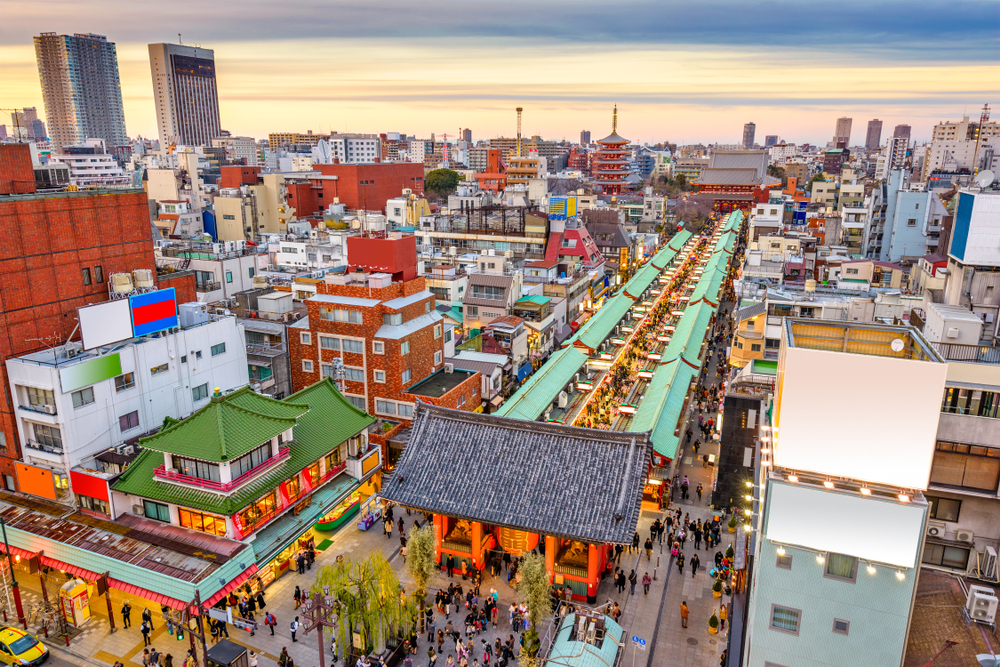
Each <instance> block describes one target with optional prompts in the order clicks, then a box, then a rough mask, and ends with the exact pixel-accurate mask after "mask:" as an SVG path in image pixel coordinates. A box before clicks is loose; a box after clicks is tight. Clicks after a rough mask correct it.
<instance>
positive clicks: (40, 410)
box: [17, 405, 56, 417]
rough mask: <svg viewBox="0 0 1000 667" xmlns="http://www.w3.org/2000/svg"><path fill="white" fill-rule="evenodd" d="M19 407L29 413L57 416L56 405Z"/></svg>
mask: <svg viewBox="0 0 1000 667" xmlns="http://www.w3.org/2000/svg"><path fill="white" fill-rule="evenodd" d="M17 407H19V408H20V409H22V410H26V411H27V412H34V413H36V414H40V415H50V416H53V417H54V416H55V415H56V406H54V405H19V406H17ZM46 408H48V410H46Z"/></svg>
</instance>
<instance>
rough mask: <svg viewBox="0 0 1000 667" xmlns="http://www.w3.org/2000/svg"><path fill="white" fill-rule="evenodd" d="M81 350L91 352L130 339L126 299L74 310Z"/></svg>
mask: <svg viewBox="0 0 1000 667" xmlns="http://www.w3.org/2000/svg"><path fill="white" fill-rule="evenodd" d="M76 316H77V319H78V320H79V322H80V336H81V338H82V340H83V349H85V350H93V349H96V348H98V347H101V346H103V345H110V344H112V343H117V342H118V341H122V340H128V339H129V338H131V337H132V309H131V308H130V307H129V302H128V300H127V299H119V300H116V301H105V302H104V303H96V304H94V305H92V306H83V307H82V308H77V309H76Z"/></svg>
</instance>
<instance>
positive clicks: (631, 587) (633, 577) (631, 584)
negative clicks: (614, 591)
mask: <svg viewBox="0 0 1000 667" xmlns="http://www.w3.org/2000/svg"><path fill="white" fill-rule="evenodd" d="M638 580H639V577H638V576H636V574H635V570H632V572H631V573H630V574H629V575H628V585H629V589H628V594H629V595H635V584H636V582H637V581H638Z"/></svg>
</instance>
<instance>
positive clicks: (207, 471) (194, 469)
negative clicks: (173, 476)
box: [173, 456, 221, 482]
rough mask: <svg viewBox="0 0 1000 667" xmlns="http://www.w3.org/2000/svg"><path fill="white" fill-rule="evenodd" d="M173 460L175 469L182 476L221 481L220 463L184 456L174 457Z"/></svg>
mask: <svg viewBox="0 0 1000 667" xmlns="http://www.w3.org/2000/svg"><path fill="white" fill-rule="evenodd" d="M173 460H174V469H175V470H176V471H177V472H179V473H181V474H182V475H188V476H189V477H197V478H198V479H208V480H212V481H213V482H219V481H221V478H220V477H219V464H218V463H209V462H208V461H199V460H197V459H189V458H185V457H183V456H174V457H173Z"/></svg>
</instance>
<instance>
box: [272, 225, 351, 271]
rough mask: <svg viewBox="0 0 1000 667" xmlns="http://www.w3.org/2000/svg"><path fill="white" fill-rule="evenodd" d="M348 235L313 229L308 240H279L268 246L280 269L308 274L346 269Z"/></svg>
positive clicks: (306, 238)
mask: <svg viewBox="0 0 1000 667" xmlns="http://www.w3.org/2000/svg"><path fill="white" fill-rule="evenodd" d="M348 236H349V234H348V233H347V232H324V231H321V230H316V229H313V230H311V231H310V233H309V236H308V237H302V238H295V239H294V240H278V241H273V242H272V243H271V244H270V247H269V252H274V264H275V266H277V267H278V268H280V269H290V270H292V271H310V270H315V269H333V268H336V267H339V266H347V237H348Z"/></svg>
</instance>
